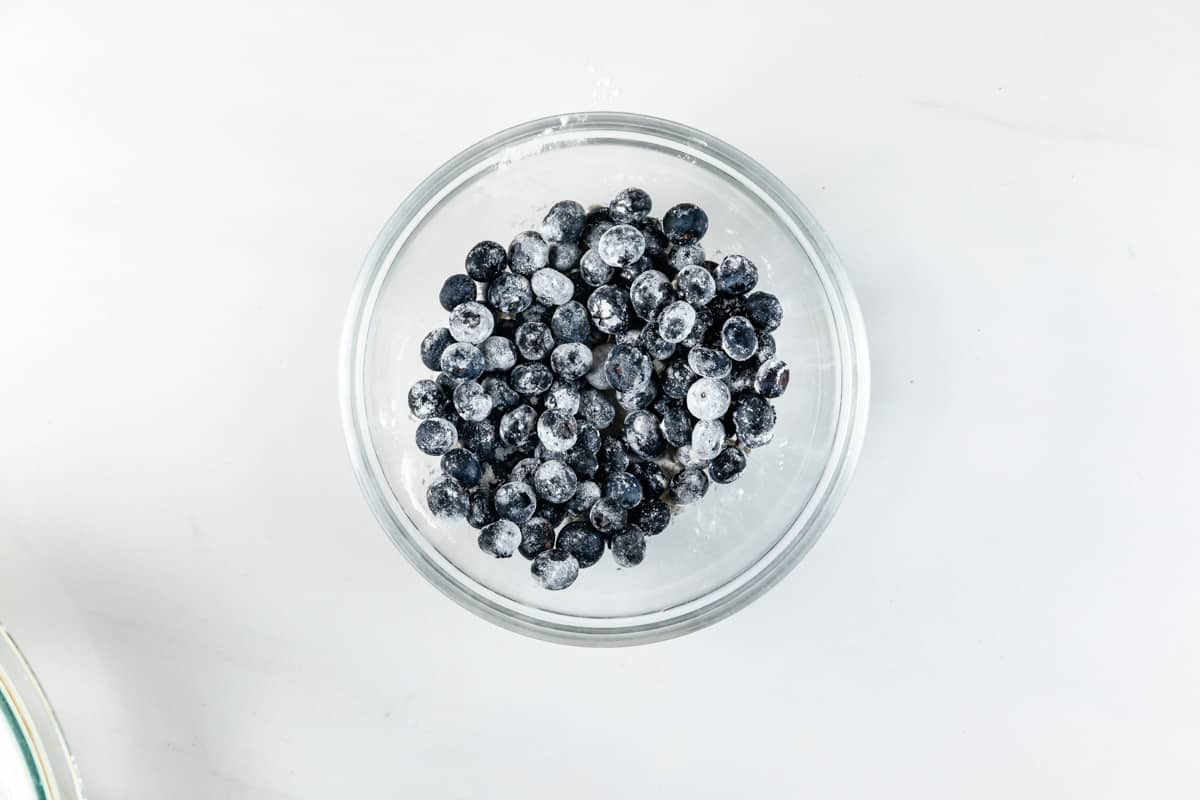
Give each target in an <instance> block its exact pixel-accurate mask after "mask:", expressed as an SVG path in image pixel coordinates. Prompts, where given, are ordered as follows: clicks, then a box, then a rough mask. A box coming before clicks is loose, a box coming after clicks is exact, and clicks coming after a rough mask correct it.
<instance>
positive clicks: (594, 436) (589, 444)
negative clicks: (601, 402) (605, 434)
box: [576, 420, 601, 454]
mask: <svg viewBox="0 0 1200 800" xmlns="http://www.w3.org/2000/svg"><path fill="white" fill-rule="evenodd" d="M576 422H577V424H578V426H579V443H580V444H581V445H583V446H584V447H585V448H587V451H588V452H589V453H593V454H595V453H599V452H600V443H601V436H600V429H599V428H597V427H596V426H595V425H593V424H592V423H590V422H587V421H586V420H576Z"/></svg>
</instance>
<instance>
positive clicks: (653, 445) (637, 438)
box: [625, 410, 666, 458]
mask: <svg viewBox="0 0 1200 800" xmlns="http://www.w3.org/2000/svg"><path fill="white" fill-rule="evenodd" d="M625 444H626V446H627V447H628V448H629V450H630V452H632V453H633V454H635V455H637V456H639V457H640V458H658V457H659V456H660V455H662V453H663V450H664V449H666V445H665V442H664V441H663V438H662V434H661V433H659V430H658V418H656V417H655V416H654V415H653V414H652V413H650V412H649V411H645V410H639V411H634V412H632V413H631V414H629V415H628V416H626V417H625Z"/></svg>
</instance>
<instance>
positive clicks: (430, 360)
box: [421, 328, 454, 370]
mask: <svg viewBox="0 0 1200 800" xmlns="http://www.w3.org/2000/svg"><path fill="white" fill-rule="evenodd" d="M452 344H454V337H453V336H451V335H450V329H449V328H438V329H437V330H433V331H430V332H429V333H428V334H426V336H425V338H424V339H422V340H421V363H422V364H424V365H425V368H426V369H432V370H439V369H441V368H442V353H443V352H445V350H446V348H447V347H449V346H450V345H452Z"/></svg>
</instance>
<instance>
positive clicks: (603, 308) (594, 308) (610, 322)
mask: <svg viewBox="0 0 1200 800" xmlns="http://www.w3.org/2000/svg"><path fill="white" fill-rule="evenodd" d="M587 308H588V314H589V315H590V316H591V319H592V324H593V325H595V326H596V327H597V328H598V329H599V330H601V331H604V332H605V333H620V332H621V331H623V330H625V329H626V328H628V327H629V317H630V311H629V297H628V296H627V295H626V294H625V291H624V290H623V289H621V288H620V287H619V286H613V285H612V284H608V285H605V286H601V287H599V288H597V289H596V290H595V291H594V292H592V293H591V295H589V296H588V301H587Z"/></svg>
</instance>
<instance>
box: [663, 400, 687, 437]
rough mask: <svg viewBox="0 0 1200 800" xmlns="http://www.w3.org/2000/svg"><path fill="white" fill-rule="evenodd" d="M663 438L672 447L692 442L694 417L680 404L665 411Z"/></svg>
mask: <svg viewBox="0 0 1200 800" xmlns="http://www.w3.org/2000/svg"><path fill="white" fill-rule="evenodd" d="M659 425H660V427H661V428H662V434H663V438H664V439H666V440H667V444H669V445H671V446H672V447H683V446H684V445H687V444H691V443H692V418H691V416H689V415H688V412H687V411H686V410H685V409H684V408H683V407H682V406H679V405H673V406H670V407H668V408H667V409H666V411H664V412H663V414H662V417H661V422H659Z"/></svg>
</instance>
